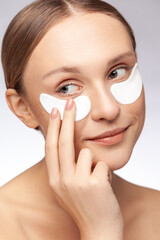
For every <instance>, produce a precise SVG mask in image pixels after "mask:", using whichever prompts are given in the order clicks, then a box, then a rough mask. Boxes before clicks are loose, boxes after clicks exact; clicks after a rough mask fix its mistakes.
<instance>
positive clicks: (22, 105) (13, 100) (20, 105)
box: [6, 88, 39, 128]
mask: <svg viewBox="0 0 160 240" xmlns="http://www.w3.org/2000/svg"><path fill="white" fill-rule="evenodd" d="M6 100H7V103H8V106H9V108H10V109H11V111H12V112H13V113H14V114H15V115H16V116H17V117H18V118H19V119H20V120H21V121H22V122H23V123H24V124H25V125H27V126H28V127H30V128H37V127H39V123H38V122H37V120H36V118H35V116H34V115H33V113H32V111H31V110H30V108H29V106H28V104H27V103H26V102H25V101H24V99H23V98H22V96H20V95H19V94H18V93H17V91H16V90H15V89H11V88H10V89H7V91H6Z"/></svg>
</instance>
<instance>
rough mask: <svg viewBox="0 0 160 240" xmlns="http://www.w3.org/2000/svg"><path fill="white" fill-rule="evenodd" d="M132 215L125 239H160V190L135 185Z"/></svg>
mask: <svg viewBox="0 0 160 240" xmlns="http://www.w3.org/2000/svg"><path fill="white" fill-rule="evenodd" d="M132 188H133V189H134V203H133V204H132V205H131V206H132V207H133V208H132V217H131V218H130V221H129V222H128V224H127V226H126V228H127V230H126V231H125V240H128V239H129V240H132V239H133V240H134V239H136V240H141V239H145V240H150V239H152V240H159V239H160V191H157V190H154V189H150V188H146V187H141V186H137V185H134V184H133V186H132Z"/></svg>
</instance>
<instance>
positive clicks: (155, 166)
mask: <svg viewBox="0 0 160 240" xmlns="http://www.w3.org/2000/svg"><path fill="white" fill-rule="evenodd" d="M30 2H32V1H27V0H14V1H10V0H1V2H0V45H1V41H2V37H3V34H4V31H5V29H6V27H7V25H8V24H9V22H10V20H11V19H12V17H13V16H14V15H15V14H16V13H17V12H18V11H19V10H20V9H21V8H23V7H24V6H25V5H27V4H28V3H30ZM108 2H109V3H111V4H113V5H114V6H115V7H117V8H118V9H119V10H120V12H121V13H122V14H123V15H124V16H125V17H126V19H127V20H128V22H129V23H130V24H131V26H132V28H133V29H134V32H135V36H136V39H137V53H138V62H139V67H140V70H141V74H142V77H143V82H144V85H145V92H146V105H147V114H146V122H145V127H144V129H143V133H142V135H141V137H140V139H139V141H138V143H137V145H136V147H135V149H134V152H133V154H132V157H131V159H130V161H129V163H128V164H127V165H126V166H125V167H124V168H123V169H121V170H118V171H116V173H117V174H118V175H120V176H121V177H123V178H124V179H126V180H128V181H130V182H133V183H136V184H138V185H142V186H147V187H151V188H154V189H158V190H160V177H159V170H160V154H159V150H160V97H159V93H160V71H159V70H160V27H159V25H160V13H159V12H160V1H159V0H134V1H131V0H130V1H129V0H109V1H108ZM43 156H44V140H43V137H42V136H41V134H40V133H38V132H36V131H35V130H32V129H28V128H27V127H26V126H24V125H23V124H22V123H21V122H20V121H19V120H18V119H17V118H16V117H15V116H14V115H13V114H12V113H11V112H10V110H9V109H8V107H7V104H6V102H5V85H4V77H3V71H2V67H1V65H0V185H3V184H5V183H6V182H8V181H9V180H11V179H12V178H13V177H15V176H16V175H18V174H20V173H21V172H23V171H24V170H26V169H27V168H29V167H31V166H32V165H34V164H35V163H37V162H38V161H39V160H41V159H42V157H43Z"/></svg>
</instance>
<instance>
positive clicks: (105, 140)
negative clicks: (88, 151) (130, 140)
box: [88, 127, 128, 145]
mask: <svg viewBox="0 0 160 240" xmlns="http://www.w3.org/2000/svg"><path fill="white" fill-rule="evenodd" d="M127 129H128V127H127V128H117V129H114V130H112V131H107V132H104V133H103V134H101V135H99V136H96V137H94V138H92V139H88V140H89V141H93V142H97V143H101V144H103V145H114V144H117V143H120V142H121V141H122V140H123V139H124V137H125V135H126V130H127Z"/></svg>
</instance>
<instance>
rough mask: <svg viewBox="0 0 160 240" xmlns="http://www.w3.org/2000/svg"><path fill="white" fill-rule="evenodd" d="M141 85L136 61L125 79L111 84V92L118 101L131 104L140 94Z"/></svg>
mask: <svg viewBox="0 0 160 240" xmlns="http://www.w3.org/2000/svg"><path fill="white" fill-rule="evenodd" d="M142 86H143V84H142V78H141V75H140V72H139V69H138V65H137V63H136V64H135V66H134V68H133V70H132V72H131V75H130V76H129V78H128V79H127V80H126V81H123V82H120V83H115V84H113V85H112V87H111V92H112V94H113V96H114V97H115V99H116V100H117V101H118V102H119V103H121V104H131V103H133V102H135V101H136V100H137V99H138V98H139V96H140V95H141V92H142Z"/></svg>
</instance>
